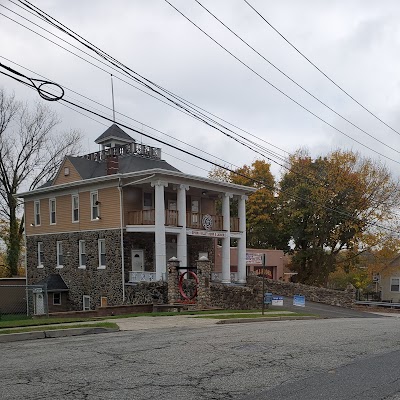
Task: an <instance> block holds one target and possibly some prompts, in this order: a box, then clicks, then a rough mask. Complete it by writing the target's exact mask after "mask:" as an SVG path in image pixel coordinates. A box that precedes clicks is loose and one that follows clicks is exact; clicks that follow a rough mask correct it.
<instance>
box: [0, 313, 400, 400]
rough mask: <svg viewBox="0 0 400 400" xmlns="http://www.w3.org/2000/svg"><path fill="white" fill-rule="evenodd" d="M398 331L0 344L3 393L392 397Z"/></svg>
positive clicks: (244, 332)
mask: <svg viewBox="0 0 400 400" xmlns="http://www.w3.org/2000/svg"><path fill="white" fill-rule="evenodd" d="M399 328H400V319H399V318H391V317H386V318H336V319H320V320H303V321H276V322H272V321H269V322H257V323H248V324H234V325H208V326H200V325H197V326H195V327H191V325H190V320H189V321H188V325H187V326H186V327H183V326H180V327H176V328H165V327H164V328H156V327H154V328H151V329H147V330H144V329H140V330H135V331H124V332H119V333H115V334H102V335H93V336H81V337H69V338H60V339H43V340H36V341H27V342H14V343H8V344H0V376H1V379H0V397H1V399H5V400H6V399H7V400H8V399H87V400H92V399H93V400H94V399H135V400H147V399H163V400H164V399H166V400H169V399H171V400H179V399H185V400H189V399H200V400H203V399H247V400H248V399H267V398H268V399H284V398H285V399H291V398H296V399H300V400H302V399H304V400H305V399H307V400H312V399H346V400H348V399H353V398H355V399H358V398H360V399H361V398H363V399H382V400H383V399H391V400H394V399H398V398H399V397H396V396H398V395H397V393H400V388H399V379H400V378H398V377H400V373H399V372H398V371H399V366H400V333H399V332H400V329H399ZM279 396H280V397H279ZM289 396H292V397H289ZM357 396H358V397H357Z"/></svg>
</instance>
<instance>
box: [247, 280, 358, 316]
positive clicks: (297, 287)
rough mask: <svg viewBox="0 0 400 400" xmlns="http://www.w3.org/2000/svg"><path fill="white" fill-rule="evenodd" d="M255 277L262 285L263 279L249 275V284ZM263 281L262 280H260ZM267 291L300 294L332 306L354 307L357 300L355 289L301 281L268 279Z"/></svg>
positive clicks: (251, 283)
mask: <svg viewBox="0 0 400 400" xmlns="http://www.w3.org/2000/svg"><path fill="white" fill-rule="evenodd" d="M253 279H255V280H258V282H257V283H256V285H258V286H259V285H262V279H261V278H257V277H249V279H248V280H249V283H248V284H249V285H253V284H254V283H253ZM260 281H261V282H260ZM265 287H266V291H268V292H270V293H273V294H276V295H280V296H294V295H295V294H300V295H303V296H305V298H306V301H314V302H316V303H323V304H329V305H331V306H339V307H348V308H350V307H352V306H353V305H354V301H355V299H356V298H355V292H354V291H341V290H333V289H326V288H321V287H316V286H308V285H303V284H301V283H291V282H282V281H273V280H270V279H267V280H266V285H265Z"/></svg>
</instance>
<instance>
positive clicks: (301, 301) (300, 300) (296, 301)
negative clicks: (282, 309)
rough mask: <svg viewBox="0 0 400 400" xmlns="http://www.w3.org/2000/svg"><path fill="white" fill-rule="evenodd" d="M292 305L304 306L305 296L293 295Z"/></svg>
mask: <svg viewBox="0 0 400 400" xmlns="http://www.w3.org/2000/svg"><path fill="white" fill-rule="evenodd" d="M293 305H294V306H297V307H305V306H306V298H305V296H300V295H298V294H297V295H295V296H293Z"/></svg>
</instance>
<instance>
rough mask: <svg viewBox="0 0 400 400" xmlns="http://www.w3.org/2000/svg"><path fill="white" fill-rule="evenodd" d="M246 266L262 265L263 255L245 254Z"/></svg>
mask: <svg viewBox="0 0 400 400" xmlns="http://www.w3.org/2000/svg"><path fill="white" fill-rule="evenodd" d="M246 265H263V254H262V253H246Z"/></svg>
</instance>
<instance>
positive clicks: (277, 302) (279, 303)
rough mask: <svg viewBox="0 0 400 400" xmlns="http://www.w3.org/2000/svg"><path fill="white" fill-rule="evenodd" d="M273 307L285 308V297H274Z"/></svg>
mask: <svg viewBox="0 0 400 400" xmlns="http://www.w3.org/2000/svg"><path fill="white" fill-rule="evenodd" d="M272 305H273V306H283V297H282V296H273V297H272Z"/></svg>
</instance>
